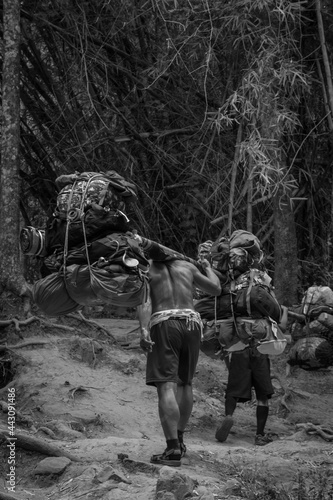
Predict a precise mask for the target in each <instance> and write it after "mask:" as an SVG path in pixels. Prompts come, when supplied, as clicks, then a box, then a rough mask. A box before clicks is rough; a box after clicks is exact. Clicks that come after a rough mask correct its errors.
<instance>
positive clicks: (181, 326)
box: [146, 319, 201, 385]
mask: <svg viewBox="0 0 333 500" xmlns="http://www.w3.org/2000/svg"><path fill="white" fill-rule="evenodd" d="M150 337H151V339H152V341H153V342H155V344H154V345H153V350H152V352H149V353H148V356H147V370H146V384H147V385H156V383H158V382H176V383H177V382H178V381H179V379H180V380H181V382H183V383H184V384H189V383H190V382H191V381H192V379H193V377H194V374H195V369H196V366H197V363H198V358H199V352H200V342H201V329H200V326H199V325H197V324H195V325H194V329H193V330H190V331H189V330H188V329H187V326H186V319H168V320H166V321H162V322H161V323H158V324H157V325H154V326H153V327H152V328H151V330H150Z"/></svg>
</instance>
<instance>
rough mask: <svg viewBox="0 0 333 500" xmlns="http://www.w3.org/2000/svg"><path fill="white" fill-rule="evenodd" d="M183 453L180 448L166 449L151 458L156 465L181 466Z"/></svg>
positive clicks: (151, 461)
mask: <svg viewBox="0 0 333 500" xmlns="http://www.w3.org/2000/svg"><path fill="white" fill-rule="evenodd" d="M181 458H182V453H181V451H180V450H173V449H171V450H168V449H166V450H164V452H163V453H160V454H159V455H152V457H151V458H150V463H152V464H156V465H169V467H180V466H181V460H180V459H181Z"/></svg>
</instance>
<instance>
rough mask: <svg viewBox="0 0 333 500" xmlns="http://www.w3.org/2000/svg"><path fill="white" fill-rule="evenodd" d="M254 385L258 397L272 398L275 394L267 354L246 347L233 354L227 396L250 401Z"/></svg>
mask: <svg viewBox="0 0 333 500" xmlns="http://www.w3.org/2000/svg"><path fill="white" fill-rule="evenodd" d="M252 387H253V388H254V390H255V393H256V398H257V399H259V400H260V399H265V398H268V399H269V398H270V397H271V396H272V394H274V388H273V385H272V381H271V373H270V360H269V357H268V356H267V354H261V353H260V352H258V351H257V350H255V351H254V353H253V351H252V349H250V348H249V349H244V351H239V352H233V353H232V355H231V360H230V366H229V376H228V383H227V388H226V396H227V395H228V396H232V397H234V398H238V401H240V402H243V403H244V402H245V401H250V400H251V398H252V391H251V389H252Z"/></svg>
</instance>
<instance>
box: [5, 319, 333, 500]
mask: <svg viewBox="0 0 333 500" xmlns="http://www.w3.org/2000/svg"><path fill="white" fill-rule="evenodd" d="M98 321H99V323H100V324H102V325H103V326H104V327H105V328H106V329H107V330H108V331H109V332H110V333H111V334H112V336H113V337H115V338H116V339H117V340H118V342H119V344H118V345H115V344H113V343H112V340H111V338H109V339H108V337H107V335H105V332H104V334H101V333H98V332H97V333H96V331H95V332H94V335H93V337H94V339H95V340H94V341H92V340H91V339H90V338H89V336H91V335H92V331H93V329H92V328H89V327H87V326H86V325H78V324H76V326H75V328H76V330H75V331H74V332H71V331H70V332H67V331H66V330H65V331H63V332H62V331H61V330H59V329H54V330H52V332H50V331H48V330H38V329H37V328H36V326H31V327H30V328H29V329H27V331H25V333H24V336H25V338H26V339H29V338H33V337H36V336H38V338H43V339H44V340H47V341H48V343H47V344H46V345H44V346H41V345H36V346H29V347H25V348H22V349H19V350H17V351H19V352H15V357H14V362H13V365H15V370H16V376H15V387H16V401H17V408H16V409H17V410H18V411H19V412H20V413H21V414H23V415H25V416H26V417H28V419H29V424H28V425H27V424H24V423H19V422H17V430H20V429H22V430H25V431H26V432H29V434H31V435H34V436H35V437H39V438H41V439H44V440H47V441H48V442H51V443H52V444H56V445H57V446H59V447H62V448H63V449H65V450H67V451H68V452H70V453H72V454H73V455H75V456H76V457H78V458H79V459H80V460H81V461H80V462H71V463H70V465H69V466H68V467H67V468H66V469H65V471H64V472H63V473H62V474H60V475H35V473H34V471H35V468H36V465H37V464H38V463H39V462H40V461H41V460H42V459H44V458H45V456H44V455H42V454H39V453H35V452H33V451H26V450H22V449H19V448H17V451H16V453H17V456H16V460H17V487H16V494H17V498H20V499H22V500H23V499H24V500H25V499H26V498H29V499H37V500H38V499H43V500H46V499H48V498H50V499H53V500H75V499H76V498H87V499H90V498H101V499H102V500H104V499H105V500H111V499H117V498H119V499H120V498H121V499H122V500H126V499H131V500H132V499H135V500H150V499H151V500H153V499H155V490H156V481H157V478H158V474H159V468H158V467H156V466H152V465H151V464H149V458H150V456H151V455H152V454H153V453H157V452H160V451H162V450H163V449H164V447H165V442H164V439H163V436H162V431H161V427H160V423H159V420H158V414H157V397H156V390H155V389H154V388H150V387H147V386H146V385H145V361H146V358H145V355H144V353H143V352H142V351H141V350H140V348H139V346H138V331H137V330H136V329H137V327H138V323H137V321H136V320H126V319H118V320H117V319H111V320H108V319H103V320H98ZM272 364H273V372H274V373H275V374H276V375H277V378H276V379H274V380H273V383H274V386H275V390H276V394H275V395H274V397H273V399H272V400H271V410H270V416H269V420H268V425H267V431H268V432H272V433H273V434H274V435H275V440H274V442H273V443H271V444H269V445H267V446H265V447H255V446H254V434H255V404H254V402H252V403H247V404H243V405H239V406H238V407H237V409H236V413H235V425H234V427H233V429H232V432H231V434H230V436H229V437H228V440H227V442H226V443H218V442H217V441H216V440H215V438H214V434H215V430H216V427H217V426H218V424H219V422H220V421H221V418H222V417H223V411H224V400H223V396H224V387H225V383H226V380H227V372H226V367H225V365H224V364H223V363H222V362H221V361H217V360H212V359H210V358H208V357H206V356H205V355H204V354H201V356H200V360H199V364H198V370H197V374H196V379H195V385H194V394H195V404H194V409H193V414H192V417H191V420H190V424H189V428H188V431H187V432H186V434H185V439H186V444H187V448H188V453H187V455H186V457H185V458H184V459H183V461H182V467H181V473H183V474H186V475H188V476H189V477H191V478H193V479H194V480H195V481H197V482H198V486H197V492H200V488H203V489H204V490H205V491H206V493H207V494H210V495H212V496H211V498H215V499H222V498H233V499H236V498H259V497H255V496H253V497H251V496H250V493H249V492H250V489H251V487H254V486H253V485H254V483H255V481H256V478H262V480H263V481H264V480H266V482H267V481H268V482H269V483H270V484H271V487H273V486H274V485H278V486H279V488H281V487H283V488H284V489H285V491H287V492H293V491H295V490H296V488H299V471H303V472H304V474H305V476H306V477H307V479H309V478H310V479H311V477H312V474H315V475H317V476H318V471H324V472H325V477H328V478H329V480H330V481H332V480H333V470H332V464H333V454H332V441H326V440H325V439H323V438H322V437H321V436H320V435H318V434H317V433H313V434H308V433H307V432H306V430H304V429H303V428H302V426H301V425H300V424H302V423H303V424H306V423H308V422H311V423H312V424H315V425H317V427H318V426H321V427H325V426H326V427H328V426H330V427H331V428H332V408H333V390H332V387H333V385H332V381H333V373H332V372H331V371H330V370H328V371H322V372H305V371H303V370H299V369H298V370H295V371H294V373H293V375H292V377H290V378H288V379H287V378H286V376H285V356H284V355H283V356H279V357H278V358H275V359H273V360H272ZM286 390H287V391H288V394H289V397H287V398H285V404H282V402H283V397H284V396H285V391H286ZM2 399H3V400H4V399H5V396H4V395H2ZM6 422H7V414H6V413H4V412H2V413H1V414H0V425H1V426H2V427H4V426H5V425H6ZM47 430H49V431H50V432H48V431H47ZM51 436H52V437H51ZM2 455H3V456H2V465H1V466H0V467H3V474H1V477H4V478H5V477H6V473H7V472H6V471H7V465H6V463H7V458H6V457H7V455H8V449H6V447H5V446H4V447H3V448H2ZM124 456H128V460H127V461H125V462H124V461H123V458H124ZM107 467H112V468H113V469H115V470H116V471H117V472H118V473H119V474H120V480H119V477H118V479H117V480H115V479H114V478H113V481H112V484H111V483H110V481H106V482H105V481H104V482H98V481H97V483H96V477H97V476H98V474H101V473H102V472H103V471H104V472H105V470H106V468H107ZM310 479H309V480H310ZM96 485H98V486H96ZM251 485H252V486H251ZM2 486H5V482H3V485H2ZM103 488H104V489H103ZM249 488H250V489H249ZM257 488H258V486H257ZM244 491H247V493H246V495H248V496H244V494H245V493H244ZM331 491H332V490H331ZM198 495H199V493H198V494H197V496H196V498H198ZM227 495H229V496H227ZM0 498H2V497H1V488H0ZM193 498H194V497H193ZM202 498H204V497H202ZM263 498H274V497H273V496H272V497H269V496H266V497H263ZM289 498H293V497H289ZM295 498H297V497H295ZM304 498H305V497H304ZM308 498H309V499H310V498H311V497H308ZM313 498H315V497H313ZM322 498H323V499H325V498H326V497H324V496H323V497H322ZM327 498H329V497H327ZM331 498H332V497H331Z"/></svg>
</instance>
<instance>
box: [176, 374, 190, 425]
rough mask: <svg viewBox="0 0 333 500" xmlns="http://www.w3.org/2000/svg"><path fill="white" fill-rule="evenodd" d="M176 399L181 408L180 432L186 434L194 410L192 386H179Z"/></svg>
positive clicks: (180, 384)
mask: <svg viewBox="0 0 333 500" xmlns="http://www.w3.org/2000/svg"><path fill="white" fill-rule="evenodd" d="M176 399H177V403H178V407H179V420H178V430H179V431H182V432H184V430H185V427H186V425H187V422H188V421H189V419H190V416H191V413H192V408H193V390H192V384H182V383H179V384H178V385H177V394H176Z"/></svg>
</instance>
